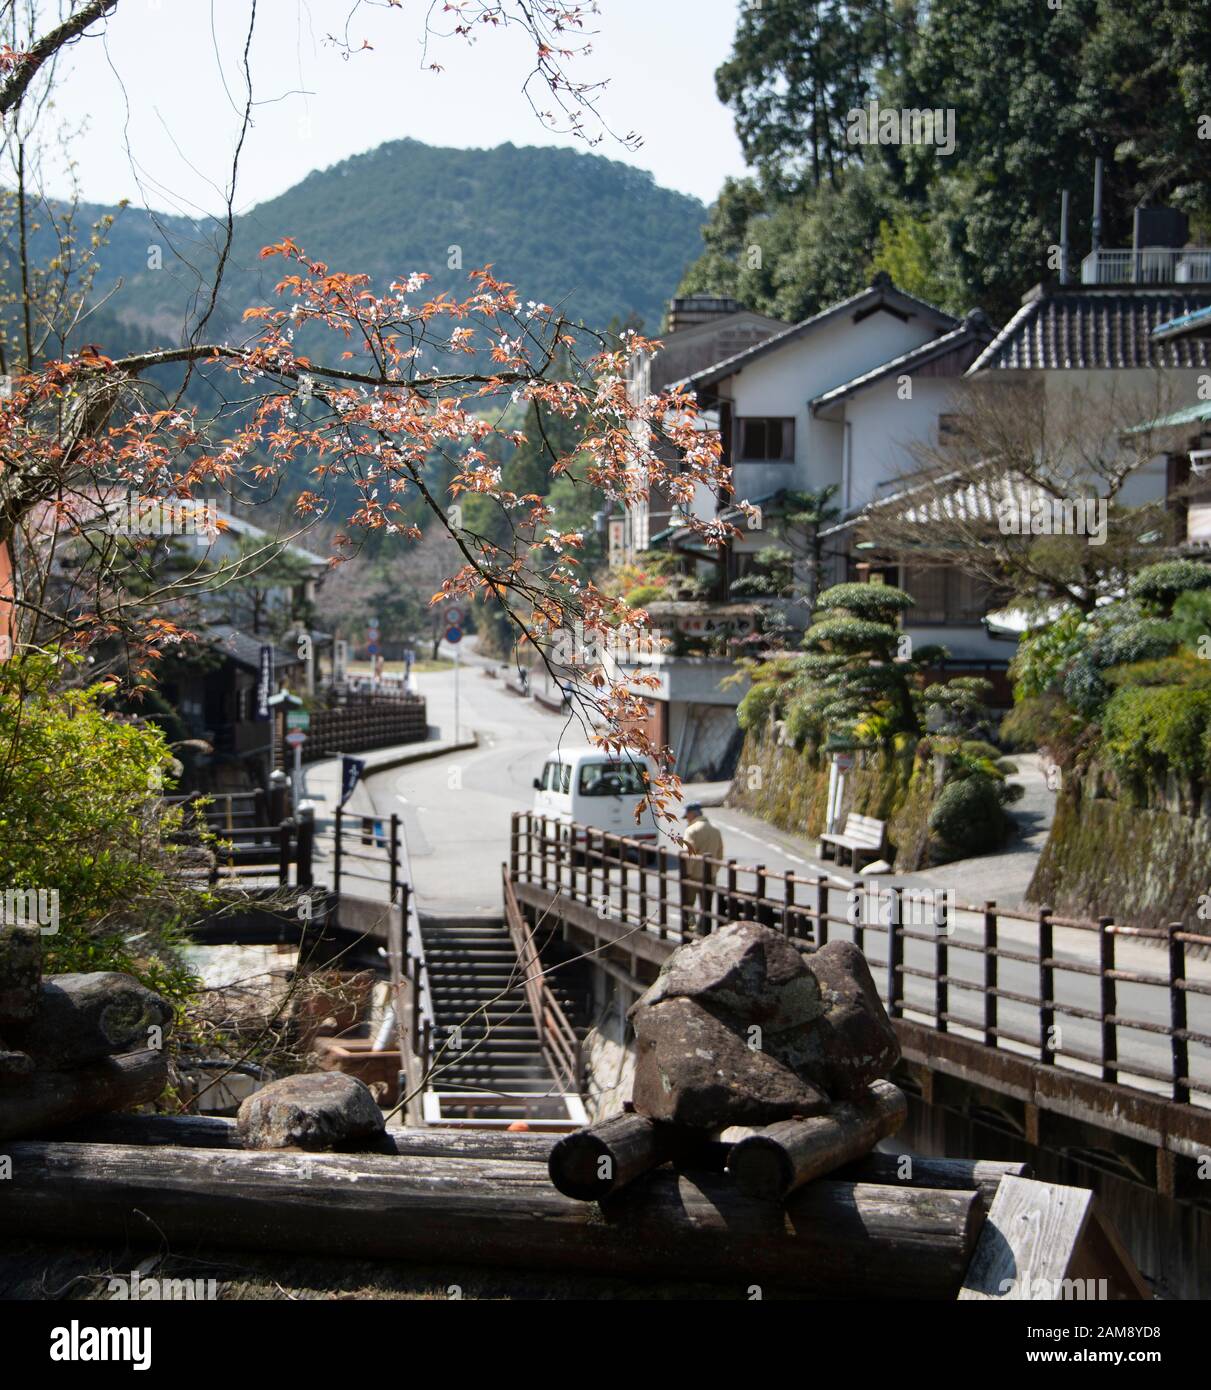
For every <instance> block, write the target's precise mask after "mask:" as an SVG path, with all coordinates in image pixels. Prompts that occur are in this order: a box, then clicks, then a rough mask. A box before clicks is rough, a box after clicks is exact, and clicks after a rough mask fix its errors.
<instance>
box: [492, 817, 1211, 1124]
mask: <svg viewBox="0 0 1211 1390" xmlns="http://www.w3.org/2000/svg"><path fill="white" fill-rule="evenodd" d="M509 870H510V877H511V878H512V879H513V881H514V882H518V883H526V884H529V885H531V887H532V888H537V889H540V890H546V891H547V892H549V893H550V895H551V902H552V911H554V912H556V913H558V900H559V899H561V898H562V899H564V900H567V901H571V902H575V903H580V904H584V905H585V906H588V907H590V908H592V909H593V910H594V911H595V912H596V913H597V915H598V916H600V917H602V918H604V919H606V920H608V921H609V922H610V923H611V925H613V926H615V927H616V928H622V929H623V930H624V932H627V933H630V932H635V933H643V934H644V935H645V936H655V937H656V938H658V939H660V940H662V941H667V942H668V943H669V949H670V950H671V949H672V948H673V946H675V945H676V944H678V943H680V942H682V941H687V940H691V939H693V938H694V936H696V935H697V934H699V933H703V932H707V931H712V930H715V929H716V928H717V927H718V926H720V925H721V924H723V923H725V922H731V921H737V920H754V921H759V922H762V923H764V924H765V925H766V926H769V927H773V928H774V929H775V930H778V931H781V932H782V933H783V934H785V935H786V936H787V937H789V938H791V939H793V940H796V941H799V942H802V943H803V944H804V945H805V946H807V947H809V948H816V947H819V946H822V945H823V944H824V943H825V942H826V941H829V940H833V939H837V938H842V939H845V940H849V941H852V942H853V943H854V944H855V945H856V946H858V948H859V949H860V950H862V951H863V953H864V954H865V956H866V958H867V962H868V964H869V965H870V968H871V972H872V974H873V976H874V978H875V981H876V983H877V985H878V988H879V993H880V996H881V998H882V999H883V1002H884V1005H885V1007H886V1008H887V1011H888V1014H889V1015H890V1016H891V1017H892V1018H893V1019H894V1018H903V1019H906V1020H911V1021H913V1022H917V1023H925V1024H928V1025H930V1026H932V1027H933V1028H934V1029H935V1030H937V1031H938V1032H940V1033H947V1032H952V1031H953V1032H954V1033H955V1034H956V1035H957V1036H963V1037H967V1038H970V1039H973V1040H975V1041H978V1042H982V1043H983V1044H984V1045H985V1046H987V1047H990V1048H997V1049H1000V1050H1004V1051H1010V1052H1015V1053H1018V1054H1019V1055H1023V1056H1026V1057H1029V1058H1032V1059H1034V1060H1036V1061H1038V1062H1041V1063H1043V1064H1044V1065H1048V1066H1054V1067H1057V1068H1069V1069H1071V1070H1074V1071H1078V1072H1081V1073H1083V1074H1085V1075H1087V1076H1093V1077H1097V1078H1099V1079H1101V1080H1104V1081H1108V1082H1112V1083H1117V1084H1120V1085H1124V1086H1131V1087H1135V1088H1139V1089H1142V1090H1146V1091H1149V1092H1151V1093H1153V1094H1158V1095H1163V1096H1166V1097H1169V1098H1171V1099H1172V1100H1174V1101H1176V1102H1179V1103H1182V1104H1195V1105H1203V1106H1205V1105H1209V1104H1211V962H1208V961H1207V960H1206V959H1205V958H1204V954H1205V953H1204V952H1201V951H1197V950H1192V949H1191V948H1197V947H1206V946H1207V944H1208V937H1207V936H1206V935H1203V934H1200V933H1198V932H1194V931H1190V930H1188V929H1187V927H1186V926H1185V925H1184V924H1183V923H1180V922H1175V923H1172V924H1170V925H1169V926H1168V927H1165V928H1160V929H1148V928H1141V927H1132V926H1130V925H1127V924H1124V923H1120V922H1117V921H1115V920H1114V919H1112V918H1109V917H1106V918H1102V919H1100V920H1098V921H1088V920H1080V919H1075V918H1067V917H1060V916H1057V915H1056V914H1055V913H1054V912H1053V911H1052V910H1051V909H1050V908H1049V907H1043V908H1040V909H1039V910H1038V911H1037V912H1033V913H1031V912H1023V911H1018V910H1011V909H1009V910H1007V909H1004V908H998V907H997V905H996V903H995V902H991V901H989V902H984V903H980V904H970V903H963V902H959V901H957V900H956V898H955V897H954V896H953V895H952V894H950V893H944V894H936V893H933V892H931V890H929V889H907V888H898V887H895V886H894V885H891V884H889V883H886V882H884V881H881V880H879V879H877V878H870V879H865V880H858V881H857V883H856V884H854V885H853V886H849V885H847V884H846V883H845V882H844V881H843V880H840V879H838V878H836V877H834V876H831V875H826V874H798V873H793V872H790V871H785V872H774V871H769V870H767V869H766V868H765V867H764V866H762V865H760V864H741V863H739V862H738V861H737V860H735V859H728V860H711V859H705V860H704V859H702V858H698V857H696V856H690V855H686V854H684V853H678V852H677V851H676V850H674V849H670V848H668V847H667V846H664V845H657V844H654V843H652V842H644V841H638V840H633V839H629V838H627V837H625V836H619V835H614V834H611V833H609V832H608V831H602V830H595V829H593V828H591V827H586V826H577V825H568V824H564V823H560V822H558V821H555V820H553V819H550V818H548V817H545V816H538V815H535V814H534V813H533V812H521V813H517V814H515V815H514V816H513V825H512V838H511V847H510V864H509ZM973 872H978V870H977V869H973Z"/></svg>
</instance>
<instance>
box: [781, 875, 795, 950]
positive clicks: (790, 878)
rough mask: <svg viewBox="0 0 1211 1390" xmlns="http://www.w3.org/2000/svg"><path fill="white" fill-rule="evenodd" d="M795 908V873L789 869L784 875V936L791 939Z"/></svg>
mask: <svg viewBox="0 0 1211 1390" xmlns="http://www.w3.org/2000/svg"><path fill="white" fill-rule="evenodd" d="M794 906H795V871H794V870H793V869H787V870H786V872H785V873H784V874H783V875H782V935H783V936H785V937H786V939H787V940H788V941H789V940H790V938H791V926H792V917H793V915H794Z"/></svg>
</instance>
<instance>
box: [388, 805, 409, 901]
mask: <svg viewBox="0 0 1211 1390" xmlns="http://www.w3.org/2000/svg"><path fill="white" fill-rule="evenodd" d="M388 853H389V854H390V856H391V870H390V872H391V901H392V902H394V901H395V895H396V893H398V892H399V812H398V811H392V813H391V848H390V849H389V850H388ZM407 912H408V898H407V895H406V894H405V896H404V915H405V916H407Z"/></svg>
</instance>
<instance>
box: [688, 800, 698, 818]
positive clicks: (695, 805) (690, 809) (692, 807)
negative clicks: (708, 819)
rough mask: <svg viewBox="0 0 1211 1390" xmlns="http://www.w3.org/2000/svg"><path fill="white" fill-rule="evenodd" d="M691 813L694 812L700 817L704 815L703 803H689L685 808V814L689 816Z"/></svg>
mask: <svg viewBox="0 0 1211 1390" xmlns="http://www.w3.org/2000/svg"><path fill="white" fill-rule="evenodd" d="M691 812H693V813H694V814H696V815H699V816H700V815H701V814H702V802H701V801H691V802H689V803H688V804H687V806H686V808H685V813H686V815H687V816H688V815H689V814H690V813H691Z"/></svg>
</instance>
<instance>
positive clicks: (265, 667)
mask: <svg viewBox="0 0 1211 1390" xmlns="http://www.w3.org/2000/svg"><path fill="white" fill-rule="evenodd" d="M272 694H273V648H272V647H262V648H261V674H260V676H259V678H258V680H257V686H256V717H257V719H258V720H261V721H264V720H266V719H268V718H269V714H270V707H269V697H270V695H272Z"/></svg>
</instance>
